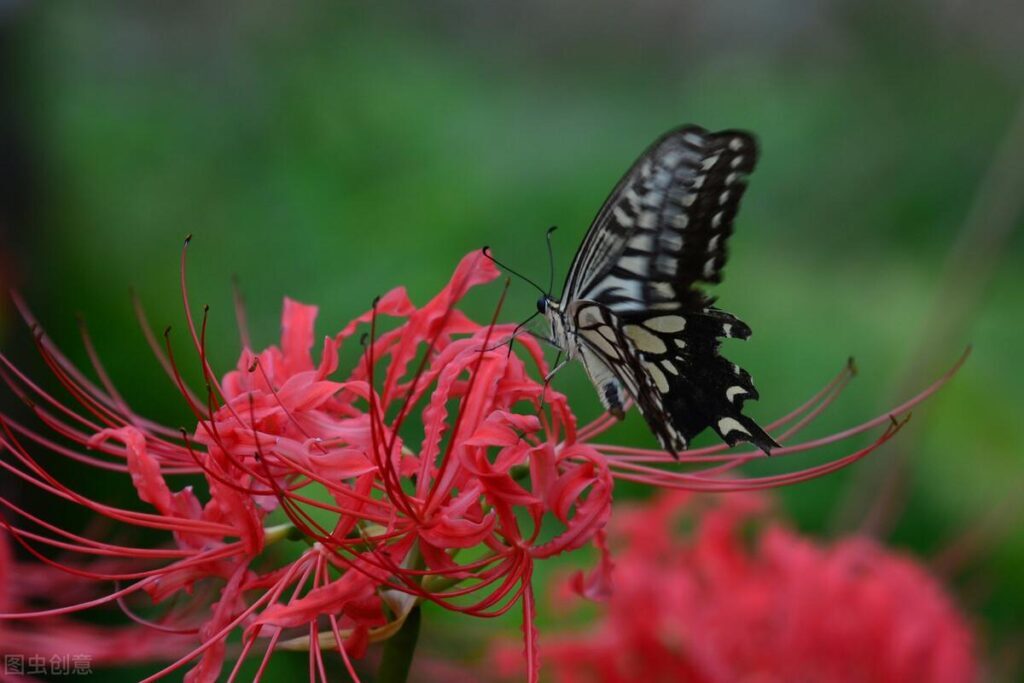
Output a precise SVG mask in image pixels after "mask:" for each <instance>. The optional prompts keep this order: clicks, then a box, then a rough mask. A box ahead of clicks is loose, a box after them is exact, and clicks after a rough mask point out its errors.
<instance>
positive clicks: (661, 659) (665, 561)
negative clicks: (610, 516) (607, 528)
mask: <svg viewBox="0 0 1024 683" xmlns="http://www.w3.org/2000/svg"><path fill="white" fill-rule="evenodd" d="M766 512H767V503H766V500H765V499H764V498H762V497H760V496H758V495H756V494H729V495H726V496H720V497H718V498H716V499H715V500H714V501H712V500H710V499H708V498H707V497H703V498H702V497H694V496H693V495H691V494H688V493H685V492H675V493H669V494H664V495H662V496H660V497H659V498H657V499H655V500H654V501H652V502H651V503H649V504H647V505H643V506H638V507H636V508H635V509H633V510H630V511H626V510H619V511H618V512H617V516H616V518H615V520H614V522H613V527H614V529H613V531H612V533H611V536H612V543H613V546H614V548H615V571H614V591H613V592H612V594H611V597H610V599H609V601H608V603H607V605H606V609H605V614H604V616H603V617H602V618H601V620H600V621H599V622H598V624H597V625H596V628H594V629H593V630H591V631H590V632H586V633H581V634H579V635H569V634H562V635H551V636H549V637H546V638H544V639H543V641H542V646H543V648H542V652H543V655H544V661H545V663H546V664H547V665H549V667H550V670H551V671H552V672H553V673H554V678H553V680H557V681H564V682H567V683H568V682H573V683H576V682H581V681H603V682H605V683H612V682H615V681H638V680H643V681H686V682H689V683H718V682H722V683H725V682H731V681H741V680H742V681H758V682H759V683H772V682H775V681H778V682H779V683H783V682H789V681H817V682H820V683H828V682H830V681H835V682H837V683H839V682H843V683H846V682H848V681H858V682H861V683H899V682H902V681H917V682H920V683H965V682H968V681H972V680H975V676H976V674H977V664H976V661H975V654H974V643H973V640H972V636H971V632H970V630H969V628H968V626H967V624H966V623H965V621H964V619H963V617H962V616H961V615H960V614H959V613H958V612H957V610H956V608H955V607H954V605H953V604H952V602H951V600H950V599H949V598H948V597H947V596H946V594H945V593H944V592H943V589H942V587H941V585H940V584H939V583H938V581H936V579H934V578H933V577H932V576H931V575H930V574H929V573H928V572H927V570H925V569H924V568H922V567H921V566H920V565H919V564H918V563H917V562H915V561H914V560H913V559H912V558H910V557H907V556H904V555H901V554H897V553H894V552H892V551H889V550H887V549H885V548H884V547H882V546H880V545H878V544H877V543H875V542H874V541H872V540H870V539H867V538H858V537H852V538H847V539H845V540H842V541H839V542H838V543H835V544H832V545H828V546H823V545H819V544H817V543H815V542H813V541H811V540H808V539H806V538H803V537H801V536H799V535H798V534H797V533H795V532H794V531H792V530H791V529H788V528H786V527H785V526H784V525H782V524H781V523H779V522H770V523H768V525H767V527H766V528H763V529H759V530H758V532H757V535H756V537H755V540H753V541H750V540H748V539H749V534H748V533H746V532H747V531H749V529H748V527H749V525H751V524H752V523H753V522H754V520H761V519H763V517H764V515H765V513H766ZM681 523H688V524H694V525H695V526H694V528H693V530H692V532H691V533H689V534H687V535H686V537H685V538H682V539H681V538H680V537H679V535H678V533H676V531H677V530H678V529H679V528H680V525H681ZM500 659H501V660H504V662H505V664H506V666H508V664H509V663H510V660H511V662H512V664H513V665H512V666H511V667H510V668H511V669H512V670H513V671H514V670H515V666H514V660H515V658H514V656H510V654H509V652H504V653H502V654H501V655H500Z"/></svg>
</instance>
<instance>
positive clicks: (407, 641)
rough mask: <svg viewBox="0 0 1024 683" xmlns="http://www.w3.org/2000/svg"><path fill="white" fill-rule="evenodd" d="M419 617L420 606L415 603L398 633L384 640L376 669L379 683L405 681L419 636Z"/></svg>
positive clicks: (401, 682) (400, 682) (403, 682)
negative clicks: (378, 666) (378, 665)
mask: <svg viewBox="0 0 1024 683" xmlns="http://www.w3.org/2000/svg"><path fill="white" fill-rule="evenodd" d="M420 619H421V617H420V606H419V605H416V606H415V607H413V608H412V610H411V611H410V612H409V615H408V616H407V617H406V618H405V623H404V624H402V628H400V629H399V630H398V633H396V634H395V635H393V636H391V637H390V638H388V639H387V641H385V644H384V653H383V655H382V657H381V660H380V669H378V670H377V681H379V683H405V681H406V679H407V678H408V677H409V669H410V668H411V667H412V657H413V654H414V653H415V651H416V641H417V640H419V637H420Z"/></svg>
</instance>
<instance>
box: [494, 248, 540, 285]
mask: <svg viewBox="0 0 1024 683" xmlns="http://www.w3.org/2000/svg"><path fill="white" fill-rule="evenodd" d="M481 251H482V252H483V255H484V256H486V257H487V258H489V259H490V260H491V261H493V262H494V263H496V264H497V265H498V266H500V267H501V268H503V269H504V270H507V271H508V272H510V273H512V274H513V275H515V276H516V277H518V278H519V279H521V280H524V281H526V282H528V283H530V285H532V286H533V287H534V288H535V289H536V290H537V291H538V292H540V293H541V294H543V295H544V296H547V292H545V291H544V290H543V289H541V288H540V285H538V284H537V283H536V282H534V281H533V280H531V279H530V278H528V277H526V276H525V275H523V274H522V273H519V272H516V271H514V270H512V269H511V268H509V267H508V266H506V265H505V264H504V263H502V262H501V261H499V260H498V259H496V258H494V257H493V256H491V248H490V247H484V248H483V249H481Z"/></svg>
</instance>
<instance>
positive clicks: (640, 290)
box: [538, 126, 777, 454]
mask: <svg viewBox="0 0 1024 683" xmlns="http://www.w3.org/2000/svg"><path fill="white" fill-rule="evenodd" d="M756 159H757V146H756V143H755V142H754V139H753V138H752V137H751V136H750V135H748V134H746V133H743V132H740V131H723V132H720V133H710V132H708V131H706V130H704V129H703V128H700V127H698V126H684V127H681V128H678V129H676V130H673V131H670V132H669V133H667V134H665V135H664V136H662V137H661V138H659V139H658V140H657V141H655V143H654V144H653V145H652V146H651V147H650V148H649V149H648V150H647V151H646V152H644V154H643V155H641V156H640V158H639V159H638V160H637V161H636V163H634V165H633V167H632V168H631V169H630V170H629V171H628V172H627V173H626V175H625V176H624V177H623V178H622V180H621V181H620V182H619V184H618V185H617V186H616V187H615V189H614V190H613V191H612V193H611V195H610V196H609V197H608V199H607V200H606V201H605V203H604V205H603V206H602V208H601V210H600V212H599V213H598V215H597V218H595V220H594V222H593V224H592V225H591V227H590V229H589V230H588V231H587V235H586V237H585V238H584V240H583V244H582V246H581V247H580V250H579V252H578V253H577V255H576V258H575V259H574V260H573V264H572V266H571V268H570V270H569V275H568V277H567V278H566V284H565V287H564V290H563V295H562V299H561V300H557V299H554V298H551V297H547V296H545V297H542V298H541V300H540V301H539V302H538V309H539V311H540V312H541V313H542V314H543V315H544V316H545V317H546V318H547V320H548V322H549V324H550V326H551V340H552V342H553V343H554V344H555V345H556V346H557V347H558V348H560V349H561V350H562V351H563V352H564V353H565V354H566V357H567V359H574V358H578V359H579V360H580V361H581V362H582V364H583V366H584V368H585V369H586V372H587V374H588V375H589V377H590V379H591V381H592V382H593V383H594V386H595V388H596V389H597V392H598V396H599V398H600V400H601V403H602V405H603V406H604V407H605V409H606V410H608V411H609V412H610V413H611V414H613V415H615V416H616V417H620V418H621V417H622V416H623V414H624V412H625V408H626V405H627V402H628V400H629V399H630V398H632V399H633V400H634V402H635V403H636V404H637V406H638V407H639V409H640V411H641V413H643V416H644V418H645V419H646V420H647V423H648V425H649V426H650V427H651V430H652V432H654V434H655V435H656V436H657V437H658V439H659V441H660V442H661V444H662V446H663V447H664V448H666V449H667V450H669V451H670V452H672V453H673V454H678V453H679V452H680V451H682V450H685V449H686V448H687V447H688V445H689V442H690V440H691V439H692V438H693V437H694V436H696V435H697V434H698V433H700V432H701V431H703V430H704V429H705V428H707V427H709V426H710V427H711V428H712V429H714V430H715V431H716V432H717V433H718V434H719V435H720V436H721V437H722V438H723V439H724V440H725V441H726V442H728V443H729V444H730V445H731V444H735V443H737V442H738V441H750V442H752V443H754V444H755V445H757V446H758V447H759V448H761V449H762V450H764V451H765V452H769V451H770V449H771V448H772V447H774V446H776V445H777V444H776V443H775V442H774V441H773V440H772V438H771V437H770V436H769V435H768V434H767V433H765V432H764V430H762V429H761V428H760V427H759V426H758V425H757V424H756V423H755V422H754V421H753V420H751V419H750V418H748V417H746V416H745V415H743V414H742V406H743V401H744V400H747V399H752V398H755V399H756V398H757V395H758V394H757V390H756V389H755V388H754V385H753V381H752V380H751V379H750V375H749V374H747V372H746V371H744V370H743V369H742V368H740V367H739V366H737V365H735V364H733V363H731V362H729V361H728V360H726V359H725V358H723V357H722V356H720V355H719V354H718V347H719V343H720V342H719V340H720V339H721V338H724V337H736V338H740V339H746V338H747V337H749V336H750V328H749V327H747V325H746V324H744V323H743V322H742V321H740V320H739V319H738V318H736V317H735V316H733V315H731V314H730V313H727V312H725V311H723V310H720V309H718V308H715V307H714V306H713V303H714V300H713V299H711V298H709V297H707V296H706V295H705V294H704V293H703V292H702V291H701V290H700V289H699V288H698V287H697V284H698V283H700V282H706V283H717V282H720V281H721V269H722V266H723V265H724V263H725V258H726V251H725V247H726V242H727V240H728V237H729V236H730V234H731V233H732V221H733V218H734V217H735V215H736V211H737V208H738V205H739V199H740V197H741V196H742V194H743V190H744V189H745V187H746V176H747V174H749V173H750V172H751V171H752V170H753V168H754V164H755V162H756Z"/></svg>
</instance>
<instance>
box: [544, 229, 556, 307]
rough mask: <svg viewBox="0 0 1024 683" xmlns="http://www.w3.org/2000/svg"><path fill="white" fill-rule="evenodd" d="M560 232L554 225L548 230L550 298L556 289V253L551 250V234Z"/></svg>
mask: <svg viewBox="0 0 1024 683" xmlns="http://www.w3.org/2000/svg"><path fill="white" fill-rule="evenodd" d="M555 230H558V226H557V225H552V226H551V227H550V228H548V234H547V241H548V296H551V290H552V289H554V287H555V251H554V249H552V248H551V233H553V232H554V231H555Z"/></svg>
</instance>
